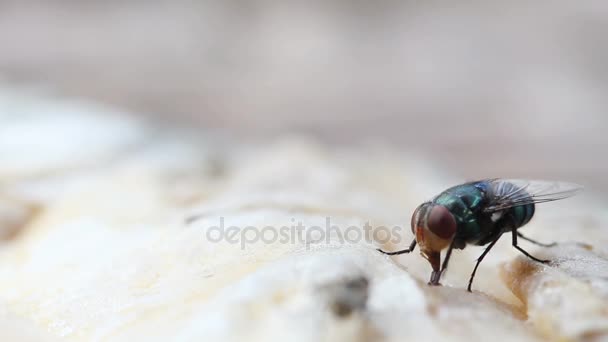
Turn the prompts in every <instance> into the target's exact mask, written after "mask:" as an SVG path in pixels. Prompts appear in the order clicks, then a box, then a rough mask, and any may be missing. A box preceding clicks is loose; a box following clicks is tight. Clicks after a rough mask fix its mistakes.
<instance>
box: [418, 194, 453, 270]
mask: <svg viewBox="0 0 608 342" xmlns="http://www.w3.org/2000/svg"><path fill="white" fill-rule="evenodd" d="M411 224H412V233H414V235H415V236H416V241H417V242H418V245H419V246H420V252H421V254H422V256H423V257H425V258H426V259H427V260H428V261H429V262H430V263H431V266H432V267H433V270H435V271H437V270H439V255H440V252H441V251H442V250H443V249H445V248H447V247H448V246H449V245H450V243H451V242H452V240H453V239H454V236H455V235H456V219H455V218H454V215H452V213H450V211H449V210H448V209H447V208H446V207H444V206H442V205H439V204H435V203H431V202H425V203H422V204H421V205H420V206H419V207H418V208H416V210H415V211H414V214H413V215H412V221H411Z"/></svg>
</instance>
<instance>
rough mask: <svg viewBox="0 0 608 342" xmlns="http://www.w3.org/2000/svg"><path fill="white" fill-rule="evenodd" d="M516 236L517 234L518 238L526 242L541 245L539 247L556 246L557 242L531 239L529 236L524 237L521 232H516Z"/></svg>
mask: <svg viewBox="0 0 608 342" xmlns="http://www.w3.org/2000/svg"><path fill="white" fill-rule="evenodd" d="M517 236H519V237H520V238H522V239H524V240H526V241H528V242H532V243H533V244H535V245H537V246H541V247H554V246H557V242H554V243H542V242H538V241H536V240H532V239H530V238H529V237H525V236H524V235H523V234H522V233H520V232H517Z"/></svg>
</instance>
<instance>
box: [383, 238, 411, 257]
mask: <svg viewBox="0 0 608 342" xmlns="http://www.w3.org/2000/svg"><path fill="white" fill-rule="evenodd" d="M415 248H416V239H414V241H412V243H411V244H410V247H409V248H408V249H403V250H400V251H396V252H385V251H383V250H381V249H379V248H378V249H376V250H377V251H378V252H380V253H383V254H386V255H399V254H405V253H410V252H412V251H413V250H414V249H415Z"/></svg>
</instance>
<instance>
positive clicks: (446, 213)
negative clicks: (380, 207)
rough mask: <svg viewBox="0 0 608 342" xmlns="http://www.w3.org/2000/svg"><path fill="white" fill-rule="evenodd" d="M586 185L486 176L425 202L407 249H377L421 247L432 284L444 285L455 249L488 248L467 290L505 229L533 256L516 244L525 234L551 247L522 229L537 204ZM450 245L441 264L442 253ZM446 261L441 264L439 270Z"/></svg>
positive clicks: (418, 211) (417, 212) (414, 217)
mask: <svg viewBox="0 0 608 342" xmlns="http://www.w3.org/2000/svg"><path fill="white" fill-rule="evenodd" d="M581 189H582V187H581V186H579V185H577V184H571V183H562V182H547V181H529V180H517V179H486V180H480V181H475V182H469V183H465V184H461V185H457V186H454V187H451V188H449V189H447V190H445V191H444V192H442V193H440V194H439V195H438V196H436V197H435V198H433V199H432V200H431V201H429V202H425V203H422V204H421V205H420V206H419V207H418V208H417V209H416V210H415V211H414V214H413V215H412V220H411V225H412V233H414V235H415V236H416V238H415V239H414V241H412V243H411V244H410V246H409V248H408V249H404V250H401V251H396V252H385V251H383V250H380V249H378V251H380V252H382V253H384V254H388V255H398V254H404V253H409V252H411V251H413V250H414V248H416V244H418V245H420V253H421V255H422V256H423V257H424V258H425V259H427V260H428V261H429V263H430V264H431V267H432V268H433V271H432V272H431V279H430V280H429V285H440V284H439V280H440V278H441V275H442V274H443V272H444V271H445V270H446V268H447V266H448V262H449V260H450V256H451V255H452V250H453V249H454V248H456V249H464V248H465V247H466V245H476V246H485V245H488V247H486V249H485V250H484V251H483V253H481V255H480V256H479V258H478V259H477V264H476V265H475V268H474V269H473V273H471V278H470V279H469V286H468V287H467V290H468V291H469V292H471V285H472V284H473V278H474V277H475V272H476V271H477V267H478V266H479V264H480V263H481V261H482V260H483V258H484V257H485V256H486V255H487V254H488V252H490V250H491V249H492V247H494V245H495V244H496V242H497V241H498V239H500V237H501V236H502V234H504V233H508V232H510V233H511V237H512V244H513V247H515V248H516V249H517V250H518V251H520V252H521V253H523V254H524V255H525V256H527V257H528V258H530V259H532V260H534V261H537V262H541V263H548V262H549V260H541V259H538V258H536V257H534V256H532V255H530V253H528V252H526V251H525V250H524V249H523V248H521V247H520V246H519V245H518V244H517V238H518V237H519V238H522V239H524V240H527V241H529V242H532V243H534V244H536V245H539V246H543V247H551V246H554V245H555V243H553V244H543V243H540V242H537V241H534V240H532V239H529V238H527V237H525V236H524V235H522V234H521V233H520V232H519V231H518V229H519V228H521V227H523V226H524V225H525V224H526V223H528V222H529V221H530V219H532V216H533V215H534V211H535V205H536V204H537V203H544V202H551V201H556V200H560V199H564V198H567V197H570V196H573V195H575V194H576V193H577V192H579V191H580V190H581ZM446 248H447V249H448V250H447V252H446V255H445V258H444V260H443V264H441V251H442V250H444V249H446ZM440 264H441V268H440Z"/></svg>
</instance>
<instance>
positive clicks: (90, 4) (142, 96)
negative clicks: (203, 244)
mask: <svg viewBox="0 0 608 342" xmlns="http://www.w3.org/2000/svg"><path fill="white" fill-rule="evenodd" d="M606 32H608V2H605V1H601V0H598V1H576V2H575V1H551V2H549V1H547V2H542V1H541V2H534V3H532V2H528V1H509V2H507V1H504V2H488V1H462V2H459V3H458V4H456V3H443V4H439V3H434V2H423V1H362V0H355V1H339V0H325V1H315V0H313V1H303V2H295V1H271V0H267V1H261V0H258V1H255V0H251V1H244V0H222V1H188V0H171V1H168V0H167V1H163V0H146V1H142V0H125V1H100V0H88V1H82V0H80V1H76V0H63V1H60V0H55V1H49V0H38V1H34V0H14V1H10V0H0V47H1V48H0V49H1V50H0V80H1V81H2V82H4V83H6V84H8V85H14V86H15V87H23V86H25V87H29V86H36V87H44V88H45V89H47V88H48V89H51V90H52V91H53V92H54V93H57V94H60V95H62V96H66V97H74V98H85V99H90V100H93V101H97V102H101V103H106V104H110V105H112V106H116V107H118V108H125V109H128V110H130V111H133V112H134V113H138V115H148V116H154V117H157V118H161V119H163V120H167V121H171V122H178V123H180V122H181V123H184V124H187V125H192V124H196V125H199V126H200V127H201V132H202V133H201V134H204V132H209V131H213V132H218V133H219V134H222V135H225V136H227V137H230V138H231V139H234V140H236V141H242V140H243V141H244V140H256V141H259V140H261V141H265V140H271V139H275V138H276V137H278V136H281V135H283V134H287V133H289V132H295V133H302V134H306V135H310V136H313V137H316V138H317V139H319V140H322V141H324V142H327V143H328V144H336V145H341V146H344V145H345V146H357V145H358V144H361V143H363V142H367V141H381V142H384V143H387V144H389V145H392V146H394V147H395V148H397V149H402V150H403V151H404V153H406V152H411V151H414V152H416V153H418V154H421V155H423V156H425V157H427V158H429V159H431V160H433V161H435V162H436V163H438V165H441V167H442V168H444V171H445V172H449V173H451V174H454V175H456V176H458V177H462V178H466V179H474V178H480V177H494V176H504V177H525V178H546V179H563V180H569V181H574V182H578V183H582V184H585V185H586V186H587V187H588V188H591V189H592V190H597V191H603V192H607V191H608V178H607V177H606V174H607V172H608V159H607V157H606V150H607V149H608V138H607V137H606V134H608V39H607V38H606Z"/></svg>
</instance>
